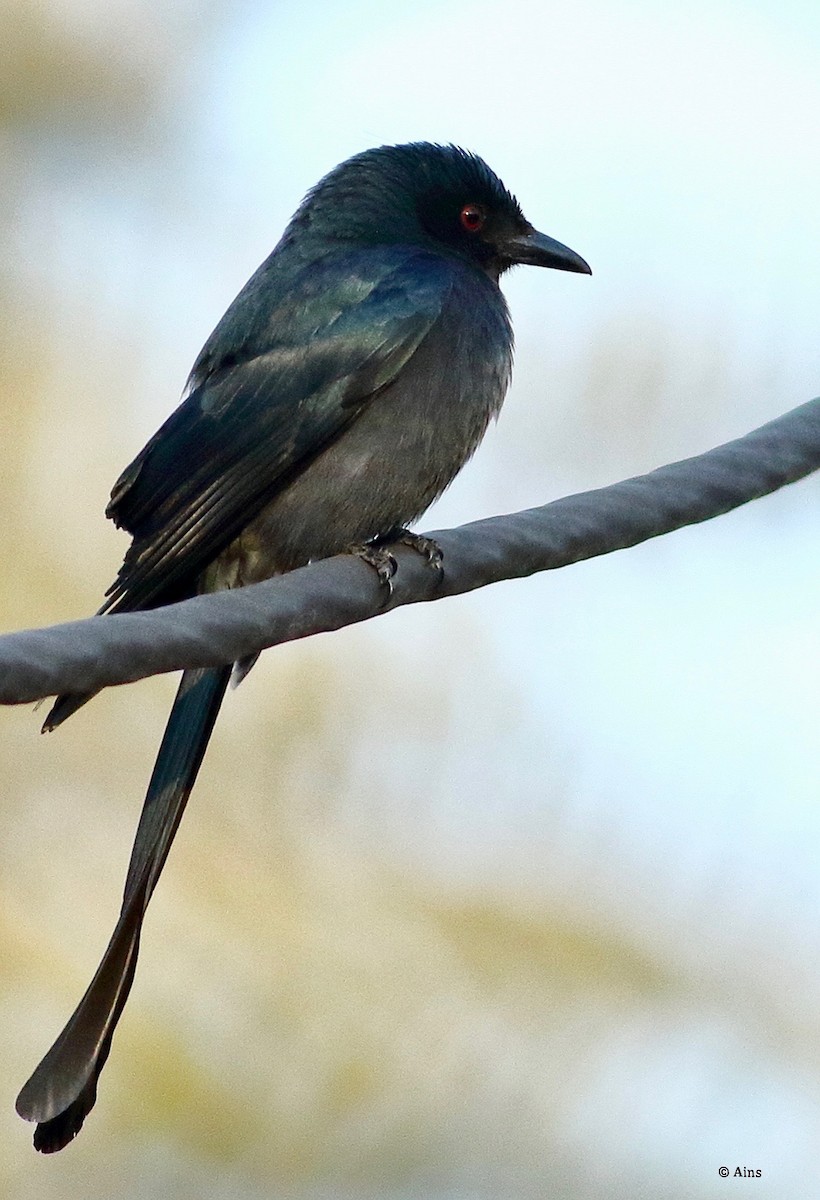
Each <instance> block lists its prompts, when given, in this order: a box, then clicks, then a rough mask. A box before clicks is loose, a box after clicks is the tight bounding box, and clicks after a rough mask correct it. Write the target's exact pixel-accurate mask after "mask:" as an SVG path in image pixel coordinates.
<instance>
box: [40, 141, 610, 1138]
mask: <svg viewBox="0 0 820 1200" xmlns="http://www.w3.org/2000/svg"><path fill="white" fill-rule="evenodd" d="M517 263H529V264H532V265H534V266H541V267H554V268H557V269H558V270H561V271H578V272H583V273H587V274H588V273H589V267H588V266H587V264H586V263H585V262H584V260H583V259H582V258H580V257H579V256H578V255H577V254H575V253H574V252H573V251H572V250H569V249H568V248H567V247H566V246H563V245H561V243H560V242H556V241H553V240H552V238H549V237H546V236H545V235H544V234H542V233H538V232H536V230H535V229H534V228H533V226H532V225H531V224H530V223H529V221H527V220H526V219H525V217H524V215H523V213H522V211H521V208H520V206H519V204H518V202H517V201H516V200H515V198H514V197H513V196H512V195H511V194H510V193H509V192H508V191H507V189H506V188H505V187H504V185H503V184H502V183H501V181H500V180H499V179H498V177H497V176H496V175H495V174H494V173H493V172H492V171H491V170H490V168H489V167H488V166H487V165H486V163H484V162H483V161H482V160H481V159H480V158H478V157H477V156H476V155H474V154H469V153H467V152H465V151H464V150H461V149H458V148H456V147H454V146H438V145H431V144H427V143H415V144H410V145H403V146H382V147H380V148H378V149H375V150H368V151H366V152H364V153H362V154H358V155H356V156H355V157H354V158H351V159H349V160H348V161H347V162H343V163H342V164H341V165H340V166H338V167H336V168H335V170H333V171H331V172H330V174H329V175H327V176H325V178H324V179H322V180H321V181H320V182H319V183H318V184H317V185H316V186H315V187H314V188H313V189H312V191H310V192H309V193H308V195H307V196H306V198H305V200H304V201H303V202H302V204H301V206H300V207H299V208H298V210H297V211H296V213H295V215H294V217H293V218H292V220H291V222H290V224H289V225H288V227H287V229H286V230H285V233H284V235H283V237H282V239H281V241H280V242H279V244H278V245H277V247H276V249H275V250H274V251H273V253H272V254H271V255H270V257H269V258H268V259H267V260H266V261H265V262H264V263H263V264H262V266H261V267H260V268H259V270H258V271H257V272H256V273H255V275H253V276H252V278H251V279H250V280H249V281H248V283H247V284H246V285H245V287H244V288H243V289H242V291H241V292H240V293H239V295H238V296H237V298H236V299H235V300H234V302H233V304H231V306H230V308H229V309H228V311H227V312H226V313H225V315H224V317H223V318H222V320H221V321H220V322H219V324H218V325H217V327H216V329H215V330H214V332H213V333H212V334H211V336H210V337H209V339H208V341H207V342H206V343H205V346H204V348H203V350H202V352H201V353H200V355H199V357H198V359H197V360H196V362H195V364H194V367H193V370H192V371H191V375H190V378H189V380H188V384H187V388H186V396H185V398H184V399H183V402H182V404H181V405H180V407H179V408H178V409H177V410H176V411H175V412H174V413H173V414H172V416H170V417H169V418H168V420H167V421H166V422H165V424H164V425H163V426H162V428H161V429H160V430H159V431H158V432H157V433H156V434H155V435H154V437H153V438H151V440H150V441H149V442H148V444H147V446H146V447H145V449H144V450H142V451H141V453H140V454H138V455H137V457H136V458H135V459H134V461H133V463H131V465H130V466H129V467H127V468H126V470H125V471H124V472H123V474H122V475H121V476H120V478H119V480H118V481H117V483H116V484H115V485H114V489H113V492H112V494H111V502H110V504H109V506H108V508H107V510H106V514H107V516H109V517H111V518H112V519H113V520H114V521H115V522H116V524H117V525H118V526H121V527H122V528H123V529H125V530H127V531H128V532H129V533H130V534H131V535H132V537H133V541H132V544H131V546H130V548H129V550H128V552H127V553H126V555H125V560H124V562H123V565H122V567H121V569H120V572H119V574H118V576H117V578H116V580H115V582H114V583H113V584H112V586H111V587H110V588H109V590H108V593H107V599H106V601H105V603H104V605H103V607H102V609H101V610H100V611H101V612H102V613H122V612H133V611H135V610H139V609H146V608H153V607H155V606H158V605H162V604H168V603H170V602H172V601H176V600H180V599H182V598H184V597H188V596H191V595H194V594H195V593H197V592H203V591H205V592H207V591H214V590H217V589H221V588H232V587H239V586H241V585H243V584H248V583H252V582H255V581H257V580H261V579H265V578H268V577H270V576H272V575H277V574H280V573H282V572H285V571H290V570H292V569H294V568H296V567H300V566H303V565H305V564H306V563H308V562H309V561H311V560H312V559H319V558H324V557H327V556H330V555H333V554H337V553H339V552H342V551H345V550H348V549H356V550H358V551H359V552H361V553H363V555H364V557H366V558H367V559H368V560H369V561H370V562H371V563H373V565H374V566H376V567H377V568H378V569H379V570H380V572H381V573H382V574H383V575H385V576H386V575H387V574H389V568H385V562H384V551H383V550H381V547H383V546H384V545H385V544H386V543H389V542H390V541H391V540H395V539H402V540H408V539H409V540H410V541H411V544H412V541H413V535H410V534H408V533H407V529H406V527H407V525H409V524H410V523H411V522H413V521H414V520H415V519H416V518H417V517H419V516H420V515H421V514H422V513H423V512H424V511H425V509H426V508H427V507H428V505H430V504H431V503H432V502H433V500H435V499H436V497H437V496H439V495H441V493H442V492H443V491H444V489H445V488H446V487H447V485H448V484H449V483H450V481H451V480H452V479H453V477H454V476H455V475H456V473H457V472H458V471H459V470H460V468H461V467H462V466H463V465H464V463H465V462H466V461H467V459H468V458H470V456H471V455H472V453H473V451H474V450H475V449H476V447H477V445H478V443H479V442H480V440H481V438H482V436H483V434H484V432H485V430H486V428H487V425H488V423H489V421H490V419H491V418H493V417H495V416H497V414H498V411H499V409H500V408H501V404H502V401H503V399H504V394H505V392H506V390H507V386H508V384H509V379H510V370H511V364H512V342H513V338H512V329H511V326H510V320H509V316H508V312H507V307H506V304H505V302H504V298H503V296H502V294H501V291H500V289H499V286H498V281H499V277H500V276H501V274H502V273H503V272H504V271H506V270H507V269H508V268H509V267H512V266H515V265H516V264H517ZM416 540H417V544H418V548H419V549H421V550H422V551H424V552H425V553H426V554H427V555H428V557H430V558H431V559H432V560H433V561H434V562H435V563H436V564H437V565H440V555H439V553H438V552H437V549H436V547H435V546H432V545H431V544H430V543H429V542H426V541H425V540H424V539H416ZM250 665H252V661H251V662H250V663H248V662H246V663H244V664H239V673H240V674H242V673H244V671H246V670H247V669H249V666H250ZM230 675H231V667H230V666H226V667H219V668H211V669H197V670H188V671H185V672H184V674H183V676H182V681H181V684H180V687H179V692H178V694H177V697H176V700H175V701H174V706H173V709H172V710H171V715H170V717H169V720H168V725H167V728H166V730H165V735H164V737H163V740H162V745H161V746H160V750H159V754H158V757H157V761H156V765H155V767H154V772H153V775H152V778H151V781H150V784H149V787H148V793H147V795H146V798H145V803H144V807H143V811H142V815H141V818H140V822H139V827H138V829H137V834H136V838H135V842H134V848H133V851H132V855H131V861H130V864H129V868H128V875H127V879H126V883H125V892H124V897H123V902H122V909H121V912H120V917H119V920H118V922H117V925H116V928H115V929H114V932H113V934H112V937H111V941H110V942H109V945H108V948H107V949H106V951H105V955H104V956H103V959H102V961H101V963H100V966H99V968H98V970H97V973H96V975H95V976H94V978H93V980H92V982H91V984H90V985H89V988H88V990H87V991H86V993H85V995H84V996H83V998H82V1000H81V1001H80V1003H79V1005H78V1007H77V1009H76V1011H75V1012H74V1014H73V1016H72V1017H71V1019H70V1020H69V1022H68V1024H67V1025H66V1027H65V1029H64V1030H63V1032H62V1033H61V1034H60V1036H59V1037H58V1038H57V1041H56V1042H55V1043H54V1045H53V1046H52V1048H51V1050H49V1052H48V1054H47V1055H46V1056H45V1058H44V1059H43V1060H42V1062H41V1063H40V1065H39V1066H38V1067H37V1069H36V1070H35V1072H34V1074H33V1075H32V1077H31V1079H30V1080H29V1081H28V1083H27V1084H26V1085H25V1087H24V1088H23V1090H22V1092H21V1093H20V1096H19V1097H18V1100H17V1111H18V1112H19V1113H20V1115H21V1116H22V1117H25V1118H26V1119H27V1120H30V1121H37V1122H38V1125H37V1129H36V1132H35V1135H34V1145H35V1147H36V1148H37V1149H38V1150H41V1151H43V1152H46V1153H49V1152H52V1151H55V1150H60V1149H62V1147H63V1146H65V1145H66V1144H67V1143H68V1142H69V1141H71V1139H72V1138H73V1137H74V1136H75V1135H76V1134H77V1132H78V1131H79V1129H80V1128H81V1126H82V1124H83V1121H84V1119H85V1117H86V1116H87V1114H88V1113H89V1111H90V1110H91V1108H92V1107H93V1105H94V1102H95V1099H96V1091H97V1080H98V1078H99V1075H100V1072H101V1070H102V1068H103V1066H104V1064H105V1061H106V1059H107V1057H108V1053H109V1051H110V1049H111V1039H112V1037H113V1034H114V1030H115V1028H116V1025H117V1022H118V1021H119V1018H120V1016H121V1014H122V1010H123V1007H124V1005H125V1002H126V1000H127V997H128V993H129V991H130V989H131V984H132V982H133V979H134V971H135V968H136V962H137V953H138V949H139V939H140V931H141V928H142V921H143V916H144V913H145V910H146V907H147V905H148V901H149V899H150V897H151V893H152V892H153V889H154V886H155V885H156V882H157V879H158V877H159V874H160V872H161V870H162V867H163V865H164V863H165V859H166V856H167V854H168V851H169V848H170V846H171V842H172V840H173V838H174V835H175V833H176V830H177V827H178V825H179V821H180V819H181V817H182V813H183V810H184V808H185V804H186V802H187V799H188V795H189V793H190V791H191V788H192V787H193V784H194V780H195V779H196V775H197V772H198V770H199V767H200V764H201V762H202V758H203V755H204V753H205V748H206V746H207V744H208V739H209V737H210V734H211V731H212V729H213V725H214V721H215V720H216V716H217V713H218V711H219V707H220V704H221V702H222V698H223V696H224V693H225V689H226V687H227V684H228V681H229V678H230ZM88 699H90V697H89V696H79V695H64V696H60V697H58V698H57V700H56V702H55V704H54V706H53V708H52V710H51V712H50V713H49V716H48V717H47V719H46V722H45V725H44V729H53V728H55V726H57V725H59V724H60V723H61V722H62V721H63V720H65V718H66V717H68V716H70V715H71V713H73V712H75V711H76V709H77V708H79V707H80V705H81V704H83V703H85V701H86V700H88Z"/></svg>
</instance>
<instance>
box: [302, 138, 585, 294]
mask: <svg viewBox="0 0 820 1200" xmlns="http://www.w3.org/2000/svg"><path fill="white" fill-rule="evenodd" d="M291 229H292V230H293V231H294V232H296V230H297V229H298V230H299V232H300V233H302V234H305V233H309V234H311V235H313V236H317V237H319V238H321V239H322V240H329V241H332V242H337V241H346V242H350V241H354V242H356V243H358V244H359V245H396V244H422V245H427V246H431V245H432V246H434V247H435V248H436V249H438V250H444V251H446V252H448V253H450V254H456V255H458V256H459V257H460V258H463V259H466V260H468V261H470V262H473V263H475V264H476V265H477V266H479V267H480V268H482V269H483V270H485V271H486V272H487V273H488V274H489V275H491V276H492V277H493V278H495V279H497V278H498V277H499V275H500V274H501V272H502V271H505V270H507V268H508V267H512V266H515V265H516V264H517V263H529V264H531V265H532V266H538V267H554V268H556V269H557V270H559V271H579V272H582V273H584V274H591V272H590V269H589V267H588V266H587V264H586V263H585V262H584V260H583V259H582V258H581V257H580V255H578V254H576V253H575V252H574V251H573V250H570V249H569V248H568V247H567V246H564V245H562V244H561V243H560V242H556V241H554V240H553V238H550V237H547V236H546V234H543V233H539V232H538V231H537V230H536V229H534V228H533V226H532V225H531V224H530V223H529V221H528V220H527V219H526V217H525V216H524V214H523V213H522V211H521V206H520V205H519V203H518V201H517V200H516V199H515V197H514V196H513V195H512V194H511V193H510V192H508V191H507V189H506V188H505V186H504V184H503V183H502V182H501V180H500V179H499V178H498V176H497V175H496V174H495V173H494V172H493V171H491V170H490V168H489V167H488V166H487V164H486V163H485V162H484V161H483V159H481V158H479V157H478V156H477V155H475V154H470V153H468V152H467V151H466V150H461V149H459V148H458V147H457V146H438V145H434V144H432V143H429V142H412V143H409V144H407V145H404V146H380V147H378V148H377V149H375V150H366V151H364V153H362V154H357V155H356V156H355V157H354V158H350V159H348V160H347V161H346V162H343V163H341V164H340V165H339V166H338V167H336V168H335V169H334V170H333V171H331V172H330V174H329V175H326V176H325V178H324V179H322V180H321V181H320V182H319V183H318V184H317V185H316V187H315V188H313V189H312V190H311V191H310V192H309V193H308V195H307V196H306V198H305V200H304V201H303V203H302V205H301V207H300V208H299V210H298V212H297V213H296V216H295V217H294V219H293V223H292V226H291Z"/></svg>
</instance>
